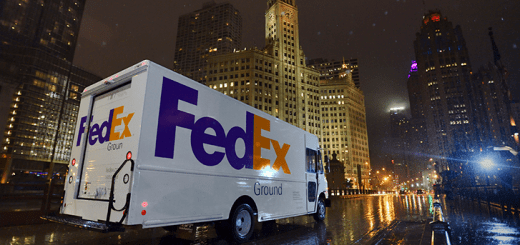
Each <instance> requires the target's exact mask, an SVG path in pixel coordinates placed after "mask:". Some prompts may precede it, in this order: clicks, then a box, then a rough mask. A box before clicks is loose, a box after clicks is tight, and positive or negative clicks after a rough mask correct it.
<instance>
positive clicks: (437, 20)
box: [432, 14, 441, 22]
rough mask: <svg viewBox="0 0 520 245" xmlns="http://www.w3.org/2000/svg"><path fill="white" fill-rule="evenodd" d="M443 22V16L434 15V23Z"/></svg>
mask: <svg viewBox="0 0 520 245" xmlns="http://www.w3.org/2000/svg"><path fill="white" fill-rule="evenodd" d="M440 20H441V16H440V15H438V14H432V21H433V22H439V21H440Z"/></svg>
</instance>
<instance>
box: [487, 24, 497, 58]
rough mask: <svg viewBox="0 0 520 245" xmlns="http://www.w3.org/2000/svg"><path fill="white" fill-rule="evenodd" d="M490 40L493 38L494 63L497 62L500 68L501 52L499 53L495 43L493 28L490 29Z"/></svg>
mask: <svg viewBox="0 0 520 245" xmlns="http://www.w3.org/2000/svg"><path fill="white" fill-rule="evenodd" d="M488 35H489V38H491V45H492V46H493V61H494V62H495V65H496V66H497V67H500V66H499V64H498V63H499V60H500V52H498V47H497V44H496V43H495V38H494V37H493V30H492V27H489V33H488Z"/></svg>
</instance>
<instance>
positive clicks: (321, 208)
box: [313, 198, 327, 222]
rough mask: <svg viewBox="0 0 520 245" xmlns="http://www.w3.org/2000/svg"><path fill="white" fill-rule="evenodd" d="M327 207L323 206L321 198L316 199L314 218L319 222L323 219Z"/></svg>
mask: <svg viewBox="0 0 520 245" xmlns="http://www.w3.org/2000/svg"><path fill="white" fill-rule="evenodd" d="M326 212H327V209H326V208H325V202H324V201H323V199H322V198H320V199H318V207H317V210H316V213H315V214H314V215H313V217H314V220H316V221H318V222H321V221H323V220H324V219H325V214H326Z"/></svg>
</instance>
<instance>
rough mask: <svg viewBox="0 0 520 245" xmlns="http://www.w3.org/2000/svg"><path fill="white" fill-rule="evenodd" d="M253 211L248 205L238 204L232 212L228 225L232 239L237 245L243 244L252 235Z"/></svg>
mask: <svg viewBox="0 0 520 245" xmlns="http://www.w3.org/2000/svg"><path fill="white" fill-rule="evenodd" d="M254 222H255V220H254V216H253V209H251V207H250V206H249V205H248V204H240V205H238V207H237V208H236V209H235V211H234V212H233V215H232V216H231V219H230V220H229V223H230V224H231V234H233V239H234V240H235V241H237V242H239V243H242V242H245V241H247V240H249V238H251V236H252V235H253V230H254V229H253V228H254Z"/></svg>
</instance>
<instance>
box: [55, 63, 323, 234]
mask: <svg viewBox="0 0 520 245" xmlns="http://www.w3.org/2000/svg"><path fill="white" fill-rule="evenodd" d="M328 204H329V202H328V193H327V181H326V180H325V176H324V171H323V165H322V163H321V154H320V151H319V144H318V138H317V137H316V136H315V135H313V134H310V133H308V132H306V131H304V130H302V129H300V128H297V127H295V126H293V125H290V124H288V123H286V122H284V121H282V120H280V119H277V118H275V117H273V116H270V115H268V114H266V113H264V112H262V111H259V110H257V109H255V108H253V107H251V106H248V105H246V104H244V103H242V102H240V101H237V100H235V99H233V98H231V97H228V96H226V95H224V94H221V93H219V92H217V91H215V90H213V89H211V88H208V87H206V86H204V85H202V84H199V83H197V82H195V81H193V80H190V79H188V78H186V77H184V76H182V75H179V74H177V73H175V72H173V71H170V70H168V69H166V68H164V67H162V66H159V65H157V64H155V63H153V62H150V61H142V62H140V63H139V64H136V65H134V66H132V67H130V68H128V69H125V70H123V71H121V72H119V73H117V74H114V75H113V76H111V77H109V78H107V79H104V80H103V81H100V82H98V83H96V84H94V85H92V86H89V87H87V88H86V89H85V90H84V92H83V94H82V98H81V104H80V108H79V117H78V120H77V125H76V132H75V137H74V145H73V148H72V155H71V162H70V164H69V171H68V175H67V177H66V183H65V196H64V199H63V205H62V207H61V210H60V213H61V214H63V215H59V216H52V217H51V216H46V217H45V218H47V219H49V220H51V221H58V222H62V223H68V224H73V225H78V226H81V227H88V228H93V229H100V230H103V231H112V230H121V228H122V227H124V225H140V226H142V228H151V227H170V226H175V225H180V224H194V223H201V222H213V221H229V227H230V228H231V233H232V235H233V237H234V238H235V239H236V240H237V241H239V242H241V241H245V240H247V239H249V238H250V236H251V234H252V232H253V226H254V224H255V222H264V221H269V220H274V219H281V218H287V217H293V216H299V215H309V214H311V215H314V217H315V219H317V220H318V221H321V220H323V219H324V218H325V207H326V206H328Z"/></svg>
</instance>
